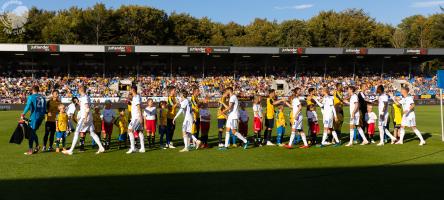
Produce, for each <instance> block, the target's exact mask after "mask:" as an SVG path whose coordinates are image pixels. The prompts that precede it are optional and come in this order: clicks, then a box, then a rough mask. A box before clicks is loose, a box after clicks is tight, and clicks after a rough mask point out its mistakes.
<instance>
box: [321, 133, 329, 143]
mask: <svg viewBox="0 0 444 200" xmlns="http://www.w3.org/2000/svg"><path fill="white" fill-rule="evenodd" d="M327 137H328V135H327V131H325V130H324V133H322V142H321V144H324V143H325V140H327Z"/></svg>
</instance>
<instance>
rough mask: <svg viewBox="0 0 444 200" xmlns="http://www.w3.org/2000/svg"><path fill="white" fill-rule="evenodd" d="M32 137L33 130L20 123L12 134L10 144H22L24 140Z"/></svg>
mask: <svg viewBox="0 0 444 200" xmlns="http://www.w3.org/2000/svg"><path fill="white" fill-rule="evenodd" d="M30 135H31V128H30V127H29V126H28V124H26V123H24V122H19V124H18V125H17V127H16V128H15V131H14V132H13V133H12V136H11V139H10V140H9V143H10V144H21V143H22V141H23V139H24V138H26V139H29V138H30Z"/></svg>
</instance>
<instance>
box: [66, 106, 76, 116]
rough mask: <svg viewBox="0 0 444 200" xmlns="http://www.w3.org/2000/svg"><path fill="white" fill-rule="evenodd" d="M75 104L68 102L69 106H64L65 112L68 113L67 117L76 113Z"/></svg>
mask: <svg viewBox="0 0 444 200" xmlns="http://www.w3.org/2000/svg"><path fill="white" fill-rule="evenodd" d="M76 110H77V108H76V104H74V103H71V104H69V106H68V107H67V108H66V114H67V115H68V117H73V116H74V114H75V113H76Z"/></svg>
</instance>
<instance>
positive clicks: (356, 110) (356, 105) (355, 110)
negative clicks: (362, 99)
mask: <svg viewBox="0 0 444 200" xmlns="http://www.w3.org/2000/svg"><path fill="white" fill-rule="evenodd" d="M358 107H359V106H358V102H355V109H353V113H352V116H351V117H355V114H356V112H358Z"/></svg>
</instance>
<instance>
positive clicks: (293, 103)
mask: <svg viewBox="0 0 444 200" xmlns="http://www.w3.org/2000/svg"><path fill="white" fill-rule="evenodd" d="M341 87H342V86H341V85H340V84H339V85H338V86H337V88H338V89H337V90H336V91H335V92H334V94H333V96H331V95H330V91H329V90H328V89H327V88H325V89H322V90H321V92H320V95H321V97H318V96H317V95H316V90H315V89H313V88H310V89H309V90H308V92H309V95H308V97H307V98H306V102H307V110H306V116H307V118H308V123H309V133H310V135H309V136H310V141H308V140H307V135H306V134H305V133H304V131H303V114H302V112H303V111H302V104H301V101H300V100H301V99H303V97H302V96H301V89H300V88H295V89H293V91H292V92H293V94H292V96H291V97H290V98H289V99H288V100H286V99H281V100H275V99H276V94H275V92H274V90H270V91H269V96H268V98H267V99H266V112H265V119H264V117H263V116H262V106H261V103H260V102H261V97H259V96H257V97H255V98H254V102H253V112H254V121H253V125H254V127H253V129H254V143H255V145H257V146H260V145H274V144H273V143H272V142H271V140H272V137H271V135H272V130H273V128H274V125H275V124H276V125H277V126H278V127H277V143H278V144H279V145H280V146H284V147H286V148H292V145H293V142H294V141H295V139H298V138H300V139H301V140H302V142H303V145H302V146H300V148H308V147H309V142H310V143H311V145H313V144H315V143H316V134H317V133H318V132H319V125H318V119H317V114H316V105H318V106H319V107H320V108H321V111H322V118H323V120H322V122H323V125H324V129H323V134H322V141H321V143H320V146H327V145H330V144H331V143H330V142H328V141H327V139H328V136H329V135H331V136H332V137H333V140H332V143H333V144H334V145H336V146H338V145H340V144H341V142H340V139H339V136H338V132H339V133H340V130H341V126H342V119H343V111H342V105H343V104H344V103H346V104H349V105H350V141H349V143H348V144H347V145H346V146H352V145H353V139H354V138H355V130H357V132H358V133H359V136H360V137H361V139H362V143H361V144H362V145H366V144H368V143H369V141H368V140H367V138H366V136H365V134H364V130H363V128H362V127H361V126H359V125H360V124H362V122H363V121H365V122H370V123H368V124H367V129H368V133H371V134H369V137H371V138H370V139H371V141H373V133H374V124H375V122H376V120H378V128H379V132H380V138H381V139H380V142H379V144H378V146H382V145H384V138H385V137H384V135H387V136H388V137H390V139H391V143H392V144H395V143H396V144H402V143H403V138H404V135H405V127H411V128H412V130H413V132H414V133H415V134H416V135H417V136H418V138H419V139H420V145H424V144H425V141H424V139H423V138H422V135H421V133H420V132H419V130H418V129H417V128H416V122H415V113H414V107H415V105H414V102H413V98H412V97H411V96H409V95H408V93H409V89H408V88H402V90H401V94H402V98H399V97H394V96H393V94H389V95H390V97H391V99H393V101H394V107H397V108H398V109H399V111H398V112H395V114H394V115H395V116H394V118H395V119H394V121H396V122H397V123H396V124H395V130H397V129H399V137H398V138H397V137H395V136H393V135H392V134H391V133H390V132H389V130H388V129H387V125H388V106H389V104H388V102H389V95H387V94H386V93H385V92H384V87H383V86H382V85H381V86H378V87H377V94H378V96H379V97H378V99H377V102H378V111H379V115H378V116H377V117H375V114H374V113H372V112H371V108H372V107H371V105H369V106H368V108H364V109H368V111H369V112H368V113H366V112H365V110H364V111H362V110H363V108H362V105H360V104H359V102H360V99H359V98H362V99H364V101H367V102H368V103H373V102H370V101H369V100H368V99H366V97H365V95H364V94H363V93H362V92H359V93H357V90H356V88H355V87H353V86H349V87H348V88H347V91H348V96H349V98H348V99H343V98H342V97H343V95H342V91H341V90H342V88H341ZM361 89H362V88H361ZM34 90H36V91H38V88H33V95H31V96H30V98H28V103H27V106H26V108H25V110H24V112H23V114H22V118H23V117H24V115H25V114H26V113H27V112H28V110H29V109H31V124H30V125H31V128H32V129H33V130H34V131H33V134H32V135H31V139H30V142H29V146H30V147H29V151H28V152H27V153H26V154H28V155H29V154H32V153H35V152H36V151H38V150H39V149H38V148H39V146H38V139H37V135H36V134H35V131H36V130H37V129H38V127H39V126H40V123H41V122H42V121H43V120H42V118H41V116H43V115H44V114H42V113H43V111H41V110H42V109H43V107H44V106H45V105H46V103H45V99H44V98H43V97H42V96H41V95H39V94H38V92H36V91H34ZM85 90H86V89H85V88H84V87H83V86H80V87H79V94H80V97H79V98H78V104H79V106H80V110H79V112H78V114H77V125H76V128H75V131H74V137H73V142H72V145H71V148H70V149H68V150H64V151H63V153H64V154H68V155H72V153H73V150H74V148H75V146H76V143H77V141H78V140H79V137H80V140H81V142H84V137H85V133H87V132H88V133H90V135H91V137H92V138H93V141H94V142H95V144H97V145H98V147H99V150H98V151H97V153H102V152H104V151H105V149H106V148H109V145H110V141H111V133H112V126H113V124H116V125H118V126H119V128H120V135H119V141H122V142H124V143H125V141H126V137H128V138H129V142H130V149H129V150H128V151H127V153H128V154H130V153H134V152H136V151H137V150H136V141H135V139H136V138H137V137H138V138H139V141H140V142H139V146H140V148H139V149H138V152H142V153H143V152H145V145H144V141H145V139H144V134H143V130H144V129H145V130H146V132H147V137H148V142H149V143H151V144H154V135H155V132H156V120H157V111H156V107H155V106H153V101H152V100H149V101H148V106H147V108H145V109H144V110H142V108H141V103H142V101H141V97H140V96H139V95H138V94H137V87H135V86H134V87H132V89H131V95H132V100H131V120H130V123H129V124H128V127H127V128H125V127H126V124H125V122H126V119H125V114H124V111H123V112H122V110H120V116H119V118H118V119H119V120H115V118H116V116H115V114H114V111H112V109H111V106H110V103H109V102H108V103H107V104H106V107H105V109H104V111H103V112H102V113H101V116H100V118H98V119H97V118H95V117H93V111H92V108H91V107H90V106H91V105H92V104H91V100H90V98H89V97H88V95H86V92H85ZM176 93H177V91H176V89H175V88H174V87H171V88H169V97H168V100H167V102H163V103H161V108H160V112H159V113H160V115H159V118H160V120H159V121H160V126H159V133H160V134H161V143H162V139H163V136H166V145H165V148H175V147H174V145H173V143H172V138H173V133H174V131H175V122H176V119H177V118H178V117H179V116H180V115H181V114H182V113H183V114H184V120H183V124H182V127H181V128H182V134H183V135H182V136H183V141H184V148H183V149H182V150H181V152H186V151H189V150H190V148H191V147H192V146H194V147H195V148H196V149H197V148H200V147H208V146H207V145H208V144H207V141H208V130H209V124H210V120H211V118H210V114H209V111H208V110H207V107H206V106H205V105H206V104H205V103H202V102H200V100H199V98H198V97H199V95H200V91H199V89H198V88H193V89H192V96H191V100H188V98H187V97H188V92H186V91H180V92H179V102H177V100H176ZM227 100H228V101H227ZM361 101H362V100H361ZM75 103H76V102H74V104H75ZM219 104H220V106H219V108H218V114H217V115H218V116H217V118H218V129H219V134H218V136H219V149H221V150H225V149H227V148H228V146H229V144H230V138H237V139H240V140H241V141H242V142H243V146H244V148H245V149H246V148H248V146H249V141H248V140H247V133H246V132H243V134H241V133H239V129H240V127H239V124H241V126H242V124H245V120H240V118H245V117H246V119H247V121H248V114H246V111H245V110H244V109H240V107H241V106H240V103H239V101H238V99H237V96H236V95H235V94H234V93H233V88H231V87H228V88H226V89H225V90H224V92H223V95H222V97H221V99H220V101H219ZM284 104H285V105H287V106H288V107H289V108H291V113H290V122H291V136H290V141H289V143H288V144H286V145H283V144H282V137H283V134H284V132H285V130H284V127H285V117H284V114H283V113H284V112H283V105H284ZM275 106H279V111H278V114H277V115H276V113H275V108H274V107H275ZM360 106H361V107H360ZM58 108H59V110H60V113H59V114H58V115H57V123H56V127H57V149H58V147H59V141H63V147H64V145H65V144H64V140H65V134H64V133H63V132H66V131H67V130H69V129H70V128H69V127H70V126H73V125H72V122H71V120H70V119H72V118H73V117H72V115H73V114H74V112H73V109H74V110H75V109H76V108H75V105H74V108H73V107H72V105H70V106H69V107H68V109H67V113H68V114H66V113H65V108H64V106H63V105H62V104H61V105H60V106H59V107H58ZM199 108H203V109H202V112H200V111H199ZM177 109H179V111H178V112H177V113H176V110H177ZM44 110H45V112H44V113H46V108H44ZM95 110H96V112H97V111H98V113H100V110H99V109H95ZM241 110H242V111H244V112H241ZM400 110H402V116H400V115H401V114H400V112H401V111H400ZM245 115H246V116H245ZM397 115H398V116H397ZM275 116H277V119H276V123H275ZM362 116H365V117H364V118H362ZM376 118H377V119H376ZM363 119H364V120H363ZM95 121H96V122H97V121H100V122H101V125H102V127H101V130H102V133H103V140H102V142H103V145H104V146H103V145H102V142H101V141H100V138H99V136H98V135H97V134H95V132H94V131H95V130H94V122H95ZM239 121H241V123H240V122H239ZM247 123H248V122H247ZM262 124H265V130H264V140H262V138H261V130H262ZM199 127H200V128H202V133H203V134H202V137H201V138H200V139H199V138H198V133H199ZM243 130H245V129H243ZM247 130H248V128H247ZM223 131H225V142H223V138H222V136H223ZM126 132H127V135H126V134H125V133H126ZM139 133H141V134H139ZM395 133H396V131H395ZM230 136H231V137H230ZM82 138H83V141H82ZM33 141H34V142H36V149H33V148H32V142H33ZM234 143H235V142H234ZM82 145H83V143H82ZM82 145H81V147H82ZM119 146H120V144H119Z"/></svg>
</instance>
